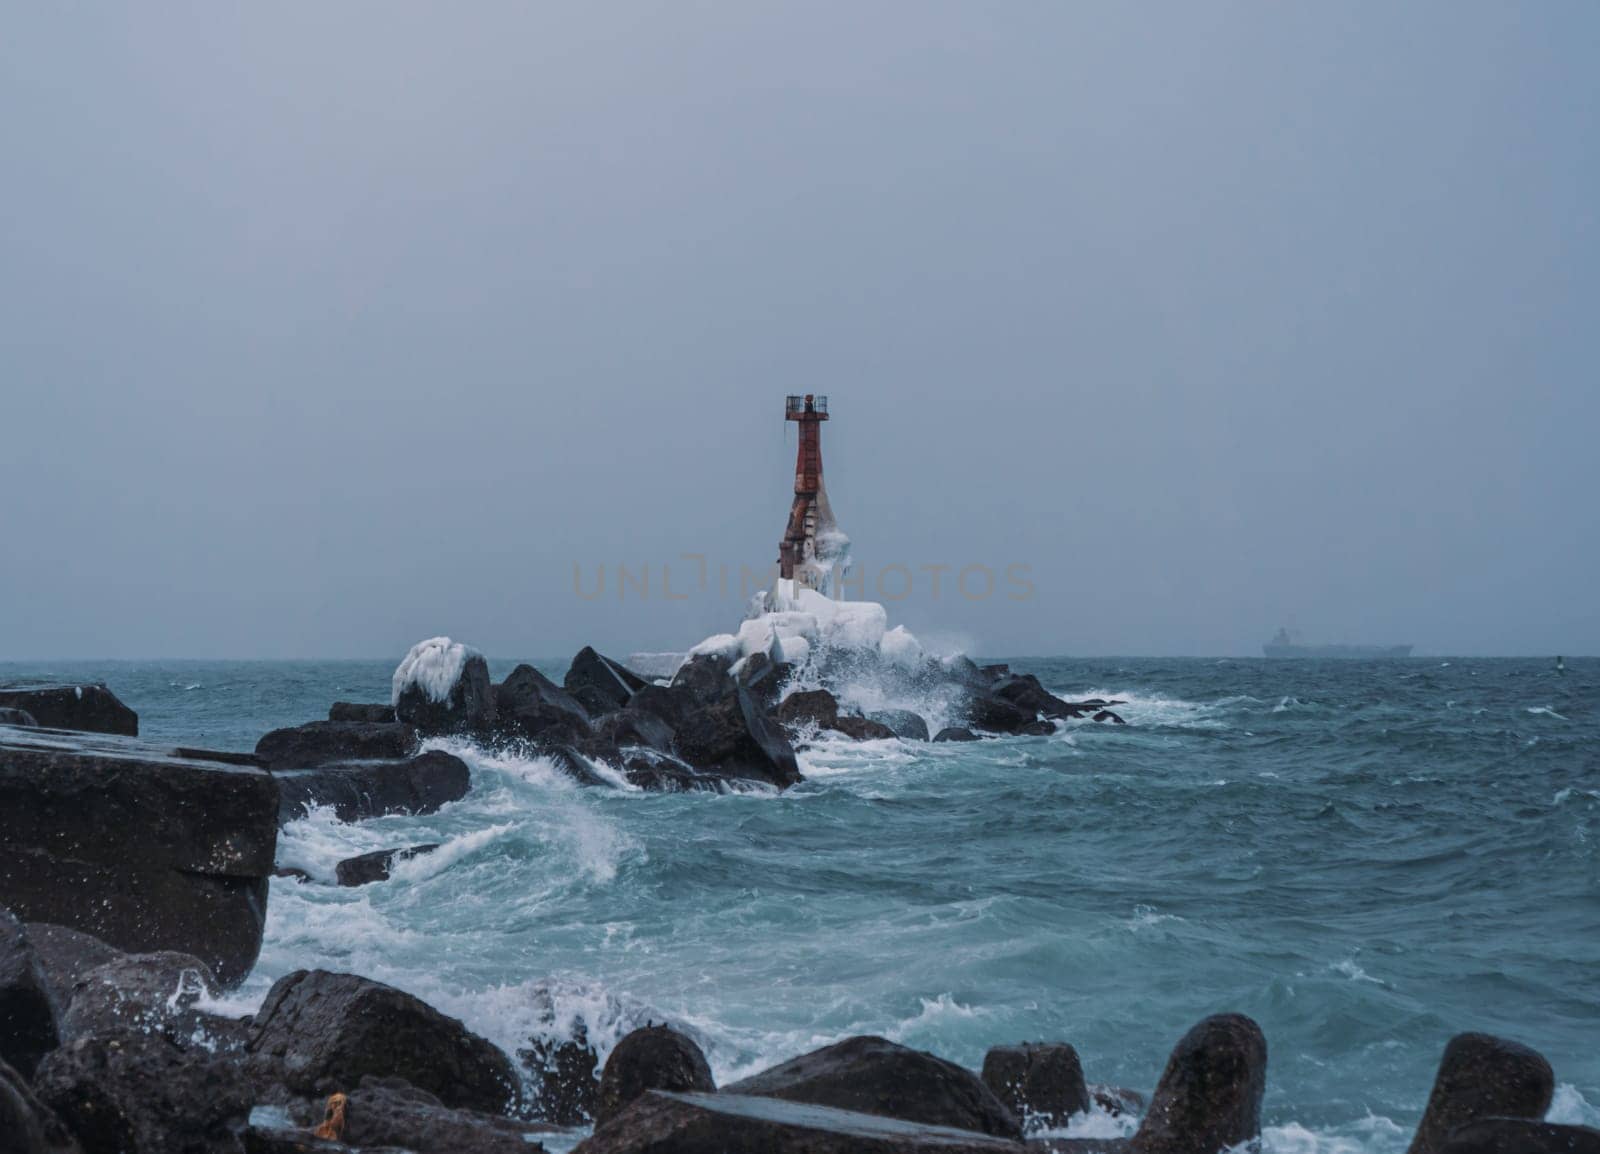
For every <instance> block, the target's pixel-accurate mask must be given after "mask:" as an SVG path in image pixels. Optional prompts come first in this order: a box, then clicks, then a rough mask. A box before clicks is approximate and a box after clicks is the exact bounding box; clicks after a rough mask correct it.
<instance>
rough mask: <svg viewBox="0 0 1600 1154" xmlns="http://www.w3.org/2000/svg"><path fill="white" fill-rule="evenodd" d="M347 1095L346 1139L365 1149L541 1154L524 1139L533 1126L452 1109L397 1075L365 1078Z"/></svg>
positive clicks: (439, 1153)
mask: <svg viewBox="0 0 1600 1154" xmlns="http://www.w3.org/2000/svg"><path fill="white" fill-rule="evenodd" d="M345 1097H346V1100H345V1110H344V1118H345V1126H344V1134H343V1137H342V1140H343V1141H344V1142H346V1143H348V1144H350V1145H352V1146H358V1147H360V1148H361V1149H362V1150H369V1149H371V1148H372V1147H374V1146H392V1147H400V1148H404V1149H406V1150H417V1151H426V1154H530V1152H531V1154H537V1152H538V1151H539V1150H540V1149H541V1147H539V1146H537V1145H530V1144H529V1143H528V1142H526V1141H525V1140H524V1138H523V1134H524V1133H526V1132H528V1130H529V1129H530V1127H529V1126H527V1125H525V1124H523V1123H519V1122H513V1121H512V1120H511V1119H509V1118H502V1117H497V1116H495V1115H491V1114H483V1113H479V1112H478V1111H475V1110H453V1109H451V1108H450V1107H448V1106H446V1105H444V1103H442V1102H440V1101H439V1099H438V1098H436V1097H435V1096H434V1095H432V1094H429V1093H428V1092H427V1091H425V1090H419V1089H417V1088H416V1087H414V1086H411V1085H409V1084H407V1083H406V1082H404V1081H402V1080H400V1079H398V1078H371V1077H367V1078H363V1079H362V1080H361V1085H360V1087H359V1088H358V1089H355V1090H351V1091H350V1092H349V1093H348V1094H346V1096H345Z"/></svg>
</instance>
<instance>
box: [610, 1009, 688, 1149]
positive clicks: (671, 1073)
mask: <svg viewBox="0 0 1600 1154" xmlns="http://www.w3.org/2000/svg"><path fill="white" fill-rule="evenodd" d="M716 1088H717V1084H716V1082H715V1080H713V1078H712V1077H711V1066H710V1065H709V1064H708V1063H707V1062H706V1056H705V1055H704V1054H703V1053H701V1052H700V1047H699V1046H697V1045H695V1044H694V1042H693V1041H692V1040H691V1039H690V1038H689V1037H687V1036H686V1035H684V1034H680V1033H679V1032H678V1031H677V1030H674V1029H673V1028H672V1027H671V1026H646V1027H644V1029H642V1030H635V1031H633V1033H631V1034H629V1035H627V1036H626V1037H624V1038H623V1039H622V1040H621V1041H620V1042H618V1043H617V1044H616V1045H615V1046H614V1047H613V1048H612V1050H611V1056H610V1057H608V1058H607V1059H606V1065H605V1069H604V1071H602V1072H601V1075H600V1093H599V1097H598V1098H597V1100H596V1102H595V1110H594V1121H595V1125H597V1126H603V1125H605V1123H607V1122H609V1121H610V1120H611V1119H612V1118H615V1117H616V1116H617V1115H618V1114H620V1113H622V1111H623V1109H624V1108H626V1107H627V1106H629V1105H631V1104H632V1103H633V1102H634V1101H635V1100H636V1099H637V1098H639V1097H640V1096H641V1095H643V1094H644V1093H645V1092H646V1091H647V1090H703V1091H712V1090H715V1089H716Z"/></svg>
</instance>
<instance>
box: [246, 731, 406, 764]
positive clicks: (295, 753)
mask: <svg viewBox="0 0 1600 1154" xmlns="http://www.w3.org/2000/svg"><path fill="white" fill-rule="evenodd" d="M416 748H417V731H416V729H414V728H413V727H412V726H409V725H403V724H401V723H400V722H398V721H394V720H392V719H391V720H389V721H312V722H309V723H307V724H305V725H293V726H289V727H287V728H285V729H274V730H273V731H272V732H270V733H268V734H266V735H265V736H264V737H262V738H261V740H260V741H258V742H256V756H257V757H259V758H260V759H261V760H262V762H263V763H264V764H265V765H266V766H267V768H269V769H272V770H281V769H309V768H311V767H312V766H317V765H332V764H334V763H335V762H341V761H375V760H386V761H393V760H397V759H399V758H405V757H410V756H411V755H412V754H413V753H414V752H416Z"/></svg>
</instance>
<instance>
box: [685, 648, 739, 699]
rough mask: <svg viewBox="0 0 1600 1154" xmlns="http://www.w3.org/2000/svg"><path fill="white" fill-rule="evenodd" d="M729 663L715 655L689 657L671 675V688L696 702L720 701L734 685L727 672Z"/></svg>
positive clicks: (731, 690) (706, 654)
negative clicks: (680, 691)
mask: <svg viewBox="0 0 1600 1154" xmlns="http://www.w3.org/2000/svg"><path fill="white" fill-rule="evenodd" d="M730 666H731V662H729V661H728V659H727V658H726V657H723V656H721V655H720V654H716V653H702V654H698V655H697V656H694V657H690V658H689V659H688V660H687V661H685V662H684V663H683V664H682V665H680V666H678V671H677V672H676V673H674V674H673V675H672V688H674V689H685V690H688V691H689V693H690V694H692V695H693V696H694V699H695V700H696V701H699V702H702V703H708V702H712V701H720V700H722V698H724V697H726V696H728V695H729V694H730V693H732V692H733V690H734V685H735V684H736V683H735V681H734V679H733V677H732V675H730V674H729V672H728V670H729V668H730Z"/></svg>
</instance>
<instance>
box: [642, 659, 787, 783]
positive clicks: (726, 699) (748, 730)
mask: <svg viewBox="0 0 1600 1154" xmlns="http://www.w3.org/2000/svg"><path fill="white" fill-rule="evenodd" d="M729 684H730V686H731V691H730V692H727V693H725V694H723V695H722V696H721V697H719V698H717V699H716V700H714V701H710V702H707V701H703V700H702V699H700V697H699V696H698V695H697V693H696V692H695V691H694V690H693V689H690V688H689V687H686V686H661V685H651V686H647V687H645V688H643V689H641V690H639V691H638V692H637V693H635V694H634V695H633V697H632V699H631V700H630V702H629V704H630V705H632V707H633V708H635V709H640V710H643V711H644V712H646V713H651V714H654V715H655V716H657V717H659V718H661V719H662V720H663V721H665V722H666V723H667V724H668V725H669V726H670V727H671V728H672V730H673V735H674V736H673V752H674V753H675V754H676V755H677V756H679V757H681V758H682V759H683V760H684V761H686V762H688V763H689V765H691V766H693V767H694V768H695V769H696V770H699V771H701V772H702V773H709V774H713V775H716V776H719V777H723V778H740V779H746V780H753V781H761V782H766V783H768V784H770V785H775V786H777V787H778V788H779V789H786V788H788V787H789V786H791V785H794V784H796V783H798V782H799V781H801V780H802V778H801V776H800V767H799V763H798V762H797V761H796V760H795V755H794V746H792V745H791V744H789V739H788V737H787V736H785V735H784V733H783V731H782V729H781V728H780V727H779V726H778V725H777V724H776V723H775V722H773V721H772V720H771V719H770V718H769V717H768V716H767V714H766V713H765V712H764V711H763V710H762V709H761V707H760V706H759V705H757V704H756V702H755V699H754V698H752V697H751V696H750V693H749V691H748V690H746V689H745V688H744V686H742V685H739V684H738V683H737V682H733V681H730V682H729Z"/></svg>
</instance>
